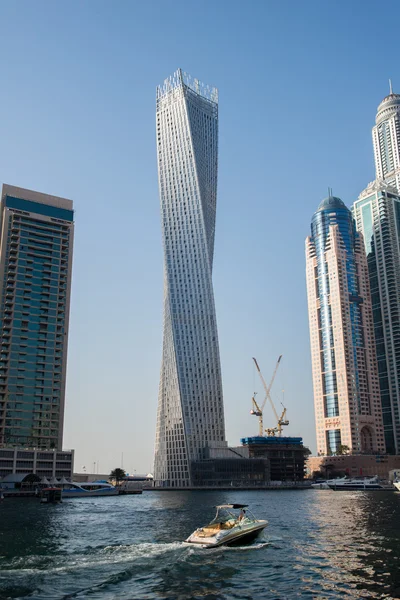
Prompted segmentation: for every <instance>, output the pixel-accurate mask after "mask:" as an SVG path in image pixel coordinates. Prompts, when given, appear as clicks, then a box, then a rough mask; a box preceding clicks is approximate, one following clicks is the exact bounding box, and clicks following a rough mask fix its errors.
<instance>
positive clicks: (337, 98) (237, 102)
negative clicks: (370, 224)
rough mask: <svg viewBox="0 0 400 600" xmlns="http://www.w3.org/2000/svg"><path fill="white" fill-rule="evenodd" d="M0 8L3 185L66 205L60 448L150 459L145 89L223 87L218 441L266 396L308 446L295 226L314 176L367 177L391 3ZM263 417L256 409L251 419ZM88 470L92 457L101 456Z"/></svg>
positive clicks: (309, 413) (104, 467)
mask: <svg viewBox="0 0 400 600" xmlns="http://www.w3.org/2000/svg"><path fill="white" fill-rule="evenodd" d="M380 6H381V5H380V4H378V3H377V2H367V1H365V0H364V1H358V0H352V2H345V1H337V2H324V1H322V0H319V1H311V0H310V1H306V2H296V1H294V0H293V1H290V2H289V1H286V2H284V1H283V2H282V1H280V2H272V1H267V0H263V1H254V0H253V1H251V2H247V3H245V2H237V1H232V0H229V1H228V0H220V1H219V2H212V1H211V0H205V1H199V2H192V1H185V2H181V1H176V2H165V1H164V2H162V1H161V2H159V1H153V2H138V1H119V2H103V1H100V0H96V1H94V0H88V1H87V2H85V3H82V2H77V1H74V0H72V1H71V2H61V1H60V2H50V1H46V2H44V1H41V0H35V2H27V1H24V2H22V1H15V2H8V3H7V2H5V1H4V0H3V2H0V22H1V30H2V34H1V36H0V73H1V81H2V86H1V88H2V89H1V95H0V183H9V184H12V185H18V186H21V187H27V188H30V189H34V190H38V191H42V192H46V193H50V194H54V195H59V196H63V197H66V198H71V199H73V200H74V203H75V210H76V213H75V216H76V239H75V256H74V270H73V271H74V272H73V291H72V306H71V328H70V347H69V364H68V386H67V402H66V424H65V436H64V438H65V447H72V448H75V449H76V470H81V467H82V466H83V465H85V466H86V468H87V470H92V469H93V463H94V462H98V468H99V471H100V472H108V471H109V470H110V469H111V468H113V467H115V466H119V465H120V463H121V455H122V453H123V455H124V467H125V468H126V469H127V470H128V471H129V472H132V471H133V470H136V471H137V472H143V471H149V470H151V469H152V461H153V447H154V432H155V420H156V408H157V393H158V383H159V369H160V361H161V342H162V294H163V290H162V284H163V277H162V266H163V264H162V261H163V256H162V247H161V233H160V216H159V205H158V188H157V171H156V146H155V88H156V86H157V85H158V84H160V83H161V82H162V81H163V80H164V79H165V78H166V77H167V76H169V75H170V74H171V73H172V72H173V71H175V70H176V69H177V68H178V67H182V68H183V69H184V70H185V71H187V72H189V73H191V74H192V76H194V77H197V78H199V79H200V80H202V81H204V82H206V83H209V84H210V85H215V86H217V87H218V88H219V94H220V96H219V97H220V146H219V190H218V207H217V230H216V245H215V260H214V289H215V298H216V306H217V317H218V327H219V339H220V351H221V361H222V373H223V386H224V402H225V417H226V427H227V435H228V440H229V443H230V444H235V445H236V444H239V443H240V437H244V436H248V435H252V434H255V433H256V432H257V421H256V419H255V418H254V417H251V416H250V414H249V411H250V408H251V396H252V394H253V392H254V391H258V392H259V393H260V394H261V386H260V384H259V382H258V380H257V379H256V376H255V372H254V368H253V365H252V360H251V357H252V356H256V357H257V359H258V360H259V363H260V365H261V368H262V370H263V371H264V374H265V377H266V379H269V377H270V375H271V374H272V371H273V368H274V364H275V361H276V359H277V357H278V355H279V354H283V360H282V366H281V368H280V371H279V372H278V375H277V378H276V384H275V386H274V389H273V396H274V398H275V399H276V401H277V402H279V400H280V399H281V390H282V389H283V388H284V389H285V404H286V406H287V409H288V417H289V419H290V426H289V427H288V428H287V431H288V433H290V434H293V435H302V436H303V437H304V440H305V443H306V444H307V445H309V446H310V447H311V449H312V450H313V451H315V434H314V411H313V397H312V382H311V363H310V350H309V337H308V319H307V300H306V289H305V274H304V273H305V260H304V239H305V237H306V236H307V235H308V233H309V227H310V220H311V217H312V214H313V212H314V211H315V209H316V207H317V205H318V203H319V202H320V200H321V199H322V198H324V197H325V196H326V195H327V188H328V186H330V187H332V188H333V192H334V194H335V195H338V196H339V197H341V198H342V199H343V200H344V201H345V202H346V203H347V204H348V205H351V203H352V202H353V201H354V200H355V199H356V198H357V196H358V194H359V193H360V192H361V191H362V189H363V188H364V187H365V186H366V185H367V184H368V182H369V181H371V180H372V179H373V178H374V165H373V154H372V142H371V127H372V126H373V124H374V119H375V113H376V108H377V105H378V104H379V102H380V101H381V100H382V98H383V97H384V96H385V95H387V93H388V78H389V77H391V78H392V80H393V87H394V91H399V89H400V73H399V67H398V51H397V39H398V31H397V23H398V21H399V17H400V7H399V4H398V3H397V2H394V1H390V0H389V1H388V2H386V3H385V15H388V16H389V18H386V17H385V18H383V17H379V15H380ZM270 422H272V413H271V412H267V413H266V415H265V424H266V425H267V426H269V423H270ZM96 468H97V467H96Z"/></svg>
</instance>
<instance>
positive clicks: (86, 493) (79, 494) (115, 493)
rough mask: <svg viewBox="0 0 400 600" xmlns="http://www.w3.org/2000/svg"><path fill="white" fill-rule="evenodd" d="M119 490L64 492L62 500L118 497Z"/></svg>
mask: <svg viewBox="0 0 400 600" xmlns="http://www.w3.org/2000/svg"><path fill="white" fill-rule="evenodd" d="M118 493H119V492H118V490H87V491H86V490H83V491H82V492H80V491H75V490H71V491H69V490H65V491H64V490H63V492H62V498H93V497H95V496H118Z"/></svg>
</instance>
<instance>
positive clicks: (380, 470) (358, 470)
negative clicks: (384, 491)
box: [306, 454, 400, 479]
mask: <svg viewBox="0 0 400 600" xmlns="http://www.w3.org/2000/svg"><path fill="white" fill-rule="evenodd" d="M306 469H307V474H308V475H309V476H310V477H312V476H313V473H316V472H318V471H319V472H321V473H322V475H323V476H326V477H328V478H329V477H331V476H332V475H336V474H338V473H343V474H346V475H348V476H349V477H360V476H367V477H373V476H374V475H378V476H379V477H382V478H383V479H389V471H392V470H397V471H398V472H399V476H400V456H398V455H396V456H394V455H389V454H386V455H382V454H379V455H378V454H376V455H370V454H349V455H344V456H310V457H309V458H308V459H307V462H306Z"/></svg>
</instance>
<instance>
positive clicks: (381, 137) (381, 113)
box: [372, 86, 400, 192]
mask: <svg viewBox="0 0 400 600" xmlns="http://www.w3.org/2000/svg"><path fill="white" fill-rule="evenodd" d="M375 122H376V124H375V127H373V129H372V141H373V145H374V158H375V170H376V178H377V179H384V180H385V182H386V183H388V184H390V185H393V186H394V187H395V188H396V189H397V191H398V192H400V94H393V92H392V86H390V94H389V96H386V98H384V99H383V100H382V102H381V103H380V105H379V106H378V111H377V114H376V121H375Z"/></svg>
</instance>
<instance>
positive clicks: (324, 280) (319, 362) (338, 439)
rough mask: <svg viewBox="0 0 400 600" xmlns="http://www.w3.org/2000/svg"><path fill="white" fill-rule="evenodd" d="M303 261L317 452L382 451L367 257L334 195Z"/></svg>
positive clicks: (321, 211)
mask: <svg viewBox="0 0 400 600" xmlns="http://www.w3.org/2000/svg"><path fill="white" fill-rule="evenodd" d="M306 263H307V292H308V310H309V325H310V341H311V356H312V369H313V386H314V404H315V420H316V432H317V449H318V454H320V455H323V456H326V455H334V454H338V453H341V452H342V449H343V446H347V447H348V449H349V451H350V452H351V453H352V454H361V453H364V454H371V453H376V452H379V453H380V452H384V451H385V441H384V434H383V424H382V407H381V401H380V393H379V380H378V368H377V361H376V354H375V341H374V329H373V320H372V307H371V299H370V289H369V280H368V266H367V260H366V256H365V250H364V245H363V241H362V237H361V236H360V234H359V233H357V231H356V228H355V223H354V220H353V218H352V215H351V212H350V211H349V209H348V208H347V207H346V206H345V204H344V203H343V202H342V201H341V200H340V199H339V198H336V197H334V196H329V197H328V198H326V199H325V200H323V201H322V202H321V204H320V205H319V207H318V210H317V212H316V213H315V214H314V216H313V218H312V224H311V236H310V237H308V238H307V240H306Z"/></svg>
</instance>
